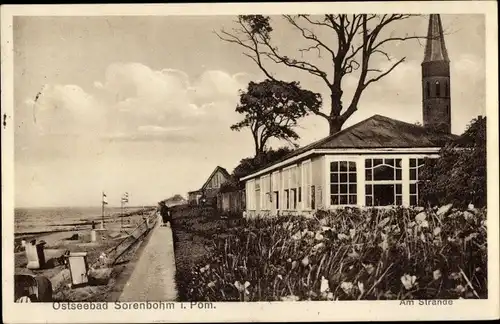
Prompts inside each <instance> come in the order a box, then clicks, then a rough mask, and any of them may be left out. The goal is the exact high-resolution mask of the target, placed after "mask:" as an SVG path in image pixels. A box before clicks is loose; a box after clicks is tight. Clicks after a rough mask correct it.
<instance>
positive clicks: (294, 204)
mask: <svg viewBox="0 0 500 324" xmlns="http://www.w3.org/2000/svg"><path fill="white" fill-rule="evenodd" d="M291 193H292V197H291V199H292V202H291V204H290V205H291V208H292V209H294V210H295V209H297V188H293V189H292V191H291Z"/></svg>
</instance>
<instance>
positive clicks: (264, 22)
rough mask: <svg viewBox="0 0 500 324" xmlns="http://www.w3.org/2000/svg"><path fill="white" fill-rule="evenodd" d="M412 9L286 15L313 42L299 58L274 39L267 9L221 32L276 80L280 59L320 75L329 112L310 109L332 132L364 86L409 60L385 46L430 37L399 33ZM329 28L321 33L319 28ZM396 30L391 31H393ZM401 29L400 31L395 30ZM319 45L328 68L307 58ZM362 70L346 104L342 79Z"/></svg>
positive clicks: (356, 102) (352, 108) (354, 106)
mask: <svg viewBox="0 0 500 324" xmlns="http://www.w3.org/2000/svg"><path fill="white" fill-rule="evenodd" d="M411 16H412V15H403V14H391V15H389V14H384V15H374V14H354V15H345V14H344V15H333V14H328V15H323V16H321V17H320V18H317V17H313V16H310V15H296V16H291V15H284V16H283V18H284V19H285V21H286V22H287V23H288V25H290V26H291V27H292V28H293V29H295V30H296V31H298V33H299V34H300V35H301V36H299V37H302V38H304V39H305V40H306V42H309V44H310V46H309V47H307V48H298V51H300V52H301V53H302V57H301V58H300V59H299V58H293V57H290V56H287V55H284V54H283V53H282V52H281V51H280V50H279V49H278V47H277V46H276V45H275V44H274V42H273V39H272V32H273V24H272V21H271V18H270V17H267V16H262V15H244V16H238V19H237V21H236V22H235V23H236V24H237V27H236V28H233V29H232V30H231V31H226V30H224V29H223V30H221V31H220V32H218V33H216V34H217V36H219V38H220V39H222V40H224V41H226V42H230V43H233V44H237V45H239V46H240V47H241V48H242V49H243V51H244V52H243V54H244V55H246V56H247V57H249V58H250V59H251V60H252V61H253V62H254V63H255V64H256V65H257V66H258V67H259V68H260V70H262V72H263V73H264V74H265V75H266V76H267V78H269V79H270V80H275V81H277V80H279V79H278V78H277V77H276V76H275V75H273V73H272V72H271V70H270V67H269V63H271V65H272V64H273V63H274V64H278V65H283V66H286V67H289V68H292V69H297V70H300V71H304V72H307V73H309V74H311V75H313V76H315V77H318V78H319V79H320V80H321V81H322V82H323V83H324V84H325V85H326V87H327V88H328V90H329V93H330V98H331V103H330V109H329V112H327V113H325V112H323V111H320V108H321V107H320V106H313V107H310V110H311V111H312V112H313V113H314V114H316V115H318V116H321V117H323V118H325V119H326V120H327V121H328V124H329V129H330V134H333V133H336V132H338V131H340V130H341V128H342V125H344V123H345V122H346V120H348V119H349V117H350V116H351V115H352V114H353V113H354V112H356V111H357V109H358V105H359V101H360V99H361V95H362V93H363V91H364V90H365V89H366V88H367V87H368V86H369V85H370V84H372V83H375V82H377V81H379V80H380V79H382V78H383V77H385V76H386V75H388V74H389V73H391V72H392V71H393V70H394V69H395V68H396V67H397V66H398V65H400V64H401V63H403V62H404V61H405V57H402V58H399V59H395V58H393V57H391V56H390V55H389V53H387V51H386V49H385V46H386V45H388V44H390V43H395V42H402V41H407V40H410V39H420V38H424V37H421V36H420V37H419V36H415V35H414V36H409V35H407V34H406V35H396V32H397V22H399V21H403V20H406V19H408V18H410V17H411ZM319 30H324V31H326V34H323V35H326V36H325V37H323V36H322V37H320V34H321V33H319V32H318V31H319ZM387 31H390V33H387ZM395 31H396V32H395ZM310 51H317V52H318V57H320V58H323V56H322V53H324V52H326V53H327V56H326V57H324V60H326V61H327V64H328V67H329V68H328V69H323V68H320V66H319V65H316V64H314V63H313V62H312V61H311V60H307V59H304V58H303V54H304V53H305V52H310ZM377 56H378V57H380V58H382V59H383V60H385V59H387V61H388V62H389V64H388V66H387V67H386V68H385V69H382V68H381V66H382V64H380V66H374V64H376V62H375V60H374V58H375V57H377ZM353 73H356V74H357V76H356V77H357V79H358V81H357V85H356V89H355V91H354V94H353V96H352V98H351V100H350V102H349V103H348V104H347V105H344V103H343V100H344V99H345V98H344V97H343V95H344V92H343V88H342V81H343V79H344V77H345V76H346V75H349V74H352V75H353Z"/></svg>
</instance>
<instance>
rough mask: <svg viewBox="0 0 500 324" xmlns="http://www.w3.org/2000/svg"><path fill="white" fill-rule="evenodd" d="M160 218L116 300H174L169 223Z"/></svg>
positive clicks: (174, 287) (175, 290)
mask: <svg viewBox="0 0 500 324" xmlns="http://www.w3.org/2000/svg"><path fill="white" fill-rule="evenodd" d="M160 224H161V220H159V221H158V222H157V225H156V227H155V228H154V229H153V230H152V233H151V234H150V235H151V237H150V239H149V241H148V243H147V246H145V248H144V251H143V252H142V254H141V256H140V259H139V260H138V262H137V264H136V267H135V269H134V272H133V273H132V275H131V277H130V279H129V280H128V282H127V284H126V285H125V288H124V290H123V293H122V294H121V296H120V298H119V301H175V300H176V298H177V289H176V286H175V280H174V279H175V258H174V247H173V240H172V230H171V228H170V227H161V226H160Z"/></svg>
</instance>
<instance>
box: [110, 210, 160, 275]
mask: <svg viewBox="0 0 500 324" xmlns="http://www.w3.org/2000/svg"><path fill="white" fill-rule="evenodd" d="M157 219H158V216H157V214H156V211H155V212H152V213H151V214H150V215H149V216H146V217H145V218H144V220H143V221H142V222H141V223H139V225H137V227H135V228H134V229H133V230H132V231H131V232H130V233H128V235H127V236H126V237H125V238H123V239H122V240H121V241H120V242H119V243H118V244H117V245H115V246H114V247H112V248H111V249H109V250H108V251H106V254H107V255H108V256H109V255H111V254H114V256H113V257H112V258H111V259H112V260H113V261H112V262H111V264H110V265H114V264H115V263H116V262H117V261H118V259H119V258H120V257H121V256H122V255H123V254H125V253H126V252H127V251H129V250H130V248H131V247H133V246H134V245H135V244H136V243H137V241H138V240H140V239H141V238H142V237H144V236H146V235H147V234H148V233H149V231H150V230H151V229H153V228H154V227H155V225H156V221H157ZM130 238H133V240H130Z"/></svg>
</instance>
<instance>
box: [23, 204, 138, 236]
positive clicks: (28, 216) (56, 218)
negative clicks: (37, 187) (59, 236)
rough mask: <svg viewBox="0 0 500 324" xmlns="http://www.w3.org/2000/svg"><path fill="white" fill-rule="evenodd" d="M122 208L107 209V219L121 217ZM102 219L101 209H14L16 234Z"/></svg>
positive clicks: (61, 227) (63, 227) (47, 230)
mask: <svg viewBox="0 0 500 324" xmlns="http://www.w3.org/2000/svg"><path fill="white" fill-rule="evenodd" d="M143 208H144V207H126V208H124V212H125V213H128V212H133V211H137V210H140V209H143ZM120 213H121V208H120V207H106V208H105V209H104V217H105V219H106V220H107V219H110V218H113V217H116V216H118V215H120ZM101 219H102V210H101V207H37V208H15V209H14V233H15V234H16V235H17V234H27V233H40V232H53V231H54V232H55V231H60V230H65V229H68V228H69V227H73V226H79V225H86V224H88V223H89V222H92V220H94V221H95V222H96V223H99V222H100V221H101Z"/></svg>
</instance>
